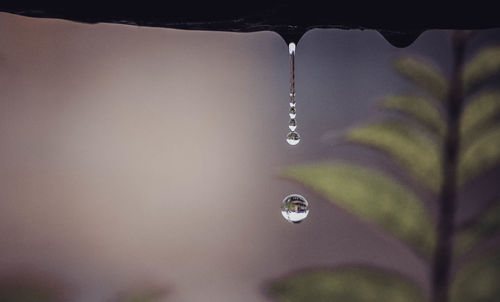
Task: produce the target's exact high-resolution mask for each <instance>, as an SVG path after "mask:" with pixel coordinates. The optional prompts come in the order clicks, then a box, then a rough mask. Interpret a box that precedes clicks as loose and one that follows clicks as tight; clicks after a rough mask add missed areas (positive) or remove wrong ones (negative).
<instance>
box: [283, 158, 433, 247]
mask: <svg viewBox="0 0 500 302" xmlns="http://www.w3.org/2000/svg"><path fill="white" fill-rule="evenodd" d="M285 177H287V178H289V179H292V180H295V181H298V182H300V183H302V184H304V185H306V186H308V187H310V188H312V189H313V190H314V191H316V192H319V193H321V194H322V195H324V196H325V197H326V198H327V199H328V200H329V201H330V202H332V203H334V204H336V205H337V206H339V207H341V208H343V209H345V210H347V211H349V212H351V213H352V214H355V215H358V216H360V217H361V218H363V219H365V220H368V221H371V222H373V223H376V224H379V225H380V226H382V227H383V228H384V229H386V230H387V231H389V232H390V233H392V234H393V235H394V236H396V237H397V238H399V239H401V240H403V241H405V242H406V243H408V244H409V245H410V246H412V247H413V248H414V249H416V250H417V251H419V252H420V253H422V254H423V255H425V256H429V255H430V253H431V251H432V249H433V246H434V240H435V233H434V228H433V223H432V221H431V218H430V216H429V213H428V212H427V209H426V208H425V206H424V205H423V203H422V202H421V200H419V198H418V197H417V196H416V195H415V194H414V193H413V192H412V191H410V190H409V189H407V188H406V187H405V186H403V185H401V184H399V183H398V182H397V181H396V180H394V179H393V178H391V177H389V176H387V175H385V174H383V173H380V172H377V171H374V170H371V169H366V168H361V167H359V166H355V165H351V164H347V163H338V162H337V163H335V162H334V163H332V162H330V163H329V162H327V163H319V164H310V165H298V166H294V167H291V168H289V169H287V170H286V172H285ZM395 213H397V214H395Z"/></svg>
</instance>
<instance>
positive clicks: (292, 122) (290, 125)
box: [288, 118, 297, 131]
mask: <svg viewBox="0 0 500 302" xmlns="http://www.w3.org/2000/svg"><path fill="white" fill-rule="evenodd" d="M288 128H290V130H292V131H294V130H295V129H296V128H297V121H296V120H295V119H294V118H293V119H291V120H290V122H289V123H288Z"/></svg>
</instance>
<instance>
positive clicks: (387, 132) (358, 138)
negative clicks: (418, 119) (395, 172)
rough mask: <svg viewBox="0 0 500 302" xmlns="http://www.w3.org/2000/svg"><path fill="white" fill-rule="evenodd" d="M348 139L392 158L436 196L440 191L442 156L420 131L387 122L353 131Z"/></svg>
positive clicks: (347, 136)
mask: <svg viewBox="0 0 500 302" xmlns="http://www.w3.org/2000/svg"><path fill="white" fill-rule="evenodd" d="M346 139H347V140H348V141H351V142H356V143H360V144H364V145H367V146H370V147H374V148H376V149H378V150H380V151H383V152H385V153H387V154H389V155H390V156H391V157H393V158H394V159H395V160H396V161H397V162H398V163H399V164H400V165H401V166H402V167H404V168H406V169H407V170H408V172H409V173H410V174H411V175H412V176H413V177H414V178H415V179H416V180H418V181H420V182H422V183H424V184H425V185H427V187H428V188H429V189H430V190H432V191H433V192H437V191H438V189H439V187H440V185H441V178H442V176H441V165H440V158H441V156H440V154H439V152H438V148H437V146H436V143H434V142H433V141H432V140H431V139H429V138H428V137H427V136H425V135H424V134H423V133H421V132H420V131H418V130H417V129H414V128H412V127H410V126H409V125H407V124H404V123H401V122H395V121H387V122H381V123H378V124H373V125H369V126H363V127H358V128H354V129H352V130H351V131H350V132H349V133H347V135H346Z"/></svg>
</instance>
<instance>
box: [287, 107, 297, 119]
mask: <svg viewBox="0 0 500 302" xmlns="http://www.w3.org/2000/svg"><path fill="white" fill-rule="evenodd" d="M288 115H290V118H295V116H296V115H297V110H296V109H295V107H290V111H288Z"/></svg>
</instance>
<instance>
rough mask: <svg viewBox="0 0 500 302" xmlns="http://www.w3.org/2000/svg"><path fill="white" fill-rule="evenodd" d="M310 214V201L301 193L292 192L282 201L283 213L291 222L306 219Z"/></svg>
mask: <svg viewBox="0 0 500 302" xmlns="http://www.w3.org/2000/svg"><path fill="white" fill-rule="evenodd" d="M308 214H309V203H308V202H307V200H306V199H305V198H304V196H302V195H299V194H291V195H288V196H287V197H285V199H283V202H282V203H281V215H283V217H284V218H285V219H286V220H287V221H289V222H291V223H299V222H301V221H302V220H304V219H306V217H307V215H308Z"/></svg>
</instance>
